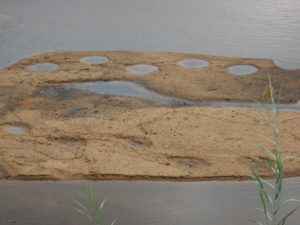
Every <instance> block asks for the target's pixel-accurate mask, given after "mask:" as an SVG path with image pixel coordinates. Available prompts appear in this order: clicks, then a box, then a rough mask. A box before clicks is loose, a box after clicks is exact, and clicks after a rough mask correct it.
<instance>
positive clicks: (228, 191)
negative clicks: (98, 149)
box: [0, 178, 300, 225]
mask: <svg viewBox="0 0 300 225" xmlns="http://www.w3.org/2000/svg"><path fill="white" fill-rule="evenodd" d="M86 184H93V185H95V187H97V190H99V193H100V195H101V196H102V197H103V198H105V199H106V207H105V224H109V222H111V221H112V220H113V219H114V218H116V219H117V224H130V225H153V224H159V225H177V224H178V225H182V224H189V225H199V224H200V225H202V224H203V225H248V224H249V225H250V224H252V223H251V222H249V218H254V217H255V218H260V216H259V213H257V212H254V211H252V210H251V209H253V208H255V207H258V206H259V205H258V199H257V193H256V186H255V184H254V183H251V182H249V181H246V182H245V181H244V182H157V181H154V182H143V181H101V182H87V181H75V182H52V181H49V182H22V181H3V182H0V203H1V204H0V212H1V213H2V214H6V218H7V220H8V221H9V223H8V224H20V225H62V224H64V225H79V224H80V225H83V224H91V223H89V222H88V221H86V219H85V218H83V217H82V216H81V215H78V214H77V213H76V212H75V211H74V210H73V208H72V207H73V204H72V199H76V200H79V199H80V198H79V197H78V194H77V191H78V190H83V188H84V186H85V185H86ZM286 188H287V189H286V190H287V191H288V195H286V196H285V197H291V196H293V197H298V198H299V197H300V191H299V190H300V179H299V178H295V179H288V180H287V181H286ZM294 205H295V204H293V203H291V205H290V206H289V207H292V206H294ZM299 216H300V211H298V212H296V214H295V215H293V216H292V217H291V218H290V220H289V221H288V223H289V224H291V225H297V224H299Z"/></svg>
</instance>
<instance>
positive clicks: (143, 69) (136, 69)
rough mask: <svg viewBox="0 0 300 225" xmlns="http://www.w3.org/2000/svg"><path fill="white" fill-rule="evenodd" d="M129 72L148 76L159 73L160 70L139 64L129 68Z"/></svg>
mask: <svg viewBox="0 0 300 225" xmlns="http://www.w3.org/2000/svg"><path fill="white" fill-rule="evenodd" d="M127 70H128V71H129V72H131V73H134V74H138V75H143V74H148V73H152V72H154V71H157V70H158V68H157V66H153V65H147V64H138V65H132V66H127Z"/></svg>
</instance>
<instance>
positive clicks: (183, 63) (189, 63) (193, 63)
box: [179, 59, 209, 69]
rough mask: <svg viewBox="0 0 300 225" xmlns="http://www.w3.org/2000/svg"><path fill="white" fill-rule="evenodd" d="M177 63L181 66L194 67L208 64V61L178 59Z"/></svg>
mask: <svg viewBox="0 0 300 225" xmlns="http://www.w3.org/2000/svg"><path fill="white" fill-rule="evenodd" d="M179 65H180V66H182V67H186V68H191V69H193V68H194V69H196V68H201V67H205V66H208V65H209V63H208V62H207V61H205V60H201V59H185V60H182V61H179Z"/></svg>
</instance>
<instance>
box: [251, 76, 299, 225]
mask: <svg viewBox="0 0 300 225" xmlns="http://www.w3.org/2000/svg"><path fill="white" fill-rule="evenodd" d="M263 95H264V99H265V100H267V99H270V100H271V102H272V104H271V106H268V105H265V104H262V103H260V102H257V103H258V104H259V105H260V106H261V107H262V108H263V109H267V110H270V111H271V117H268V116H267V114H266V113H265V112H263V111H262V110H260V109H258V112H259V114H260V115H261V116H262V118H263V119H264V120H265V121H266V122H267V123H268V125H269V126H270V127H271V128H272V131H273V138H268V137H266V136H263V135H260V134H258V136H259V137H260V138H262V139H263V140H265V141H267V142H269V143H270V144H271V145H272V149H268V148H266V147H264V146H262V145H259V144H257V146H258V147H259V148H260V149H261V150H262V151H264V152H265V153H266V154H267V160H262V159H260V158H258V157H251V158H253V159H254V160H257V161H261V162H263V163H264V164H265V165H266V167H267V168H268V169H269V171H270V172H271V173H272V174H273V178H274V180H273V182H270V181H267V180H265V179H262V177H261V176H260V175H259V173H258V172H257V170H256V169H255V168H251V171H252V175H250V177H252V178H254V179H255V180H256V183H257V184H258V190H259V197H260V201H261V204H262V208H260V209H259V210H260V211H261V212H263V214H264V217H265V219H266V224H265V225H285V223H286V220H287V218H288V217H289V216H291V215H292V214H293V213H294V212H295V211H296V210H297V209H298V208H299V207H300V206H297V207H296V208H294V209H292V210H291V211H289V212H288V213H287V214H286V215H285V216H284V217H283V218H281V219H278V213H279V209H280V207H281V205H283V204H285V203H288V202H292V201H296V202H299V200H298V199H287V200H285V201H282V200H281V195H282V187H283V176H284V162H285V161H286V160H289V159H296V158H294V157H284V158H283V157H282V155H281V148H280V144H279V137H280V129H279V120H278V113H279V110H278V108H279V97H280V93H279V95H278V103H275V96H274V95H275V94H274V88H273V86H272V82H271V79H270V76H269V85H267V86H266V87H265V90H264V93H263ZM252 221H253V222H255V223H256V224H258V225H264V224H263V223H260V222H258V221H256V220H252Z"/></svg>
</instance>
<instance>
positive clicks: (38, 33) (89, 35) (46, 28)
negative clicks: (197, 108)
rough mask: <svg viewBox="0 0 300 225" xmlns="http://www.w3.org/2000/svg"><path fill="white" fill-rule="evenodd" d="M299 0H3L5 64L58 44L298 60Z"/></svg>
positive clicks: (292, 64)
mask: <svg viewBox="0 0 300 225" xmlns="http://www.w3.org/2000/svg"><path fill="white" fill-rule="evenodd" d="M299 37H300V1H299V0H281V1H276V0H265V1H261V0H252V1H245V0H227V1H219V0H186V1H184V2H183V1H182V0H164V1H161V0H151V1H149V0H127V1H123V0H113V1H107V0H89V1H88V4H87V3H86V0H72V1H71V0H52V1H48V0H1V1H0V52H1V54H0V67H5V66H9V65H11V64H12V63H14V62H16V61H17V60H18V59H21V58H23V57H27V56H29V55H34V54H38V53H44V52H48V51H57V50H151V51H176V52H194V53H204V54H214V55H224V56H238V57H252V58H253V57H254V58H257V57H259V58H271V59H274V60H275V61H276V62H277V63H278V65H280V66H282V67H285V68H299V67H300V38H299Z"/></svg>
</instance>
